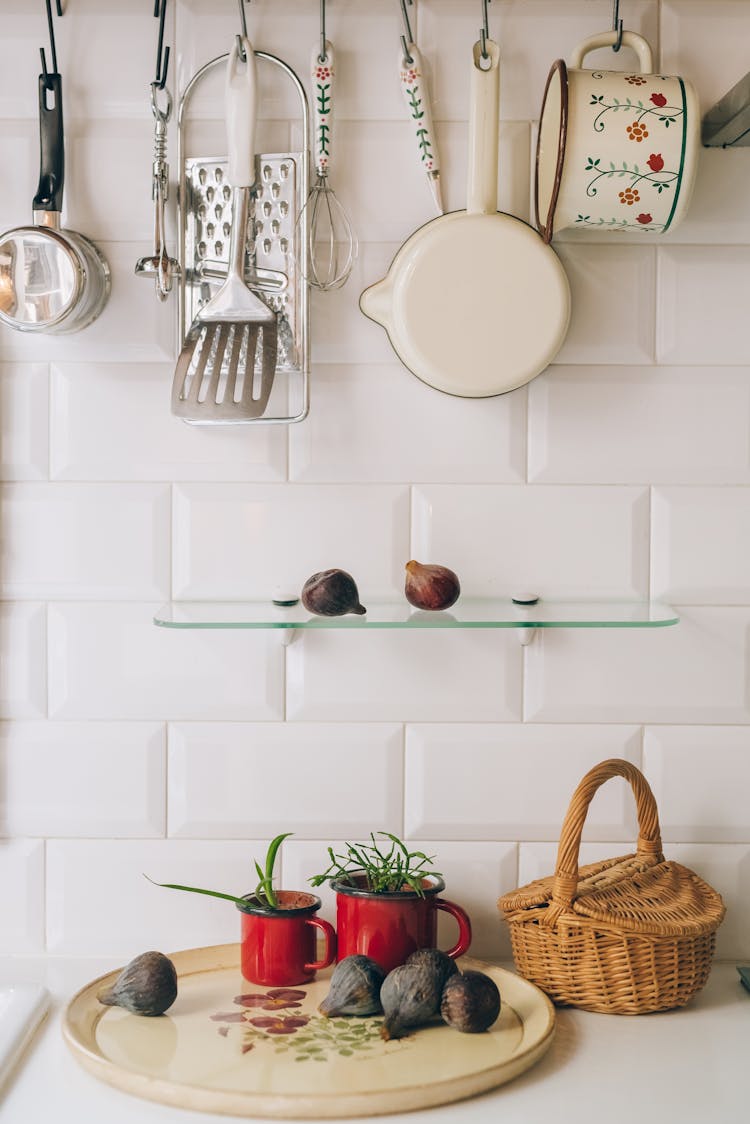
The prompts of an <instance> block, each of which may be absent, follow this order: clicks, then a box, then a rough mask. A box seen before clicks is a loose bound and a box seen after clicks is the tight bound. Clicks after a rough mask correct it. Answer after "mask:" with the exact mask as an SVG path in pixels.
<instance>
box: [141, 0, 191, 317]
mask: <svg viewBox="0 0 750 1124" xmlns="http://www.w3.org/2000/svg"><path fill="white" fill-rule="evenodd" d="M166 12H167V0H161V8H160V7H159V0H156V7H155V9H154V15H155V16H158V17H159V43H158V48H157V54H156V78H155V80H154V81H153V82H152V83H151V112H152V113H153V115H154V160H153V164H152V165H151V198H152V199H153V201H154V252H153V254H152V255H151V256H150V257H144V258H139V259H138V261H137V262H136V265H135V272H136V276H137V277H153V278H154V281H155V285H156V295H157V296H158V298H159V300H160V301H165V300H166V299H167V297H168V296H169V294H170V293H171V291H172V280H173V278H175V277H179V275H180V264H179V262H178V261H177V259H176V258H170V256H169V254H168V253H167V246H166V239H165V221H164V220H165V207H166V202H167V199H168V198H169V164H168V163H167V125H168V124H169V119H170V117H171V116H172V95H171V94H170V92H169V90H168V89H167V88H166V83H167V69H168V67H169V47H166V48H165V50H164V53H163V55H162V44H163V41H164V18H165V16H166ZM162 90H163V91H164V94H165V98H166V104H165V108H164V109H162V108H161V107H160V105H159V103H158V94H159V92H160V91H162Z"/></svg>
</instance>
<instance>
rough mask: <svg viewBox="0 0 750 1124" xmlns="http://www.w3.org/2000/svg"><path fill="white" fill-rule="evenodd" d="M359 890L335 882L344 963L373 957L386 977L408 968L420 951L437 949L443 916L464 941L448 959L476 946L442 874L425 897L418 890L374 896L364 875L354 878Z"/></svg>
mask: <svg viewBox="0 0 750 1124" xmlns="http://www.w3.org/2000/svg"><path fill="white" fill-rule="evenodd" d="M352 881H353V883H354V884H353V885H349V884H347V883H345V882H332V883H331V885H332V888H333V889H334V890H335V891H336V933H337V940H338V959H339V960H343V959H344V957H345V956H351V955H353V954H355V953H359V954H360V955H363V956H369V957H370V958H371V959H372V960H375V961H376V962H377V963H378V964H380V966H381V968H383V969H384V971H386V972H390V971H391V969H392V968H396V967H397V966H398V965H399V964H403V963H404V961H405V960H406V959H407V957H408V956H410V955H411V953H412V952H415V951H416V949H418V948H436V947H437V915H438V911H440V910H442V911H443V912H444V913H450V914H451V916H452V917H455V919H456V921H457V922H458V940H457V941H456V943H455V944H454V945H453V947H452V948H449V949H446V955H448V956H450V957H451V958H452V959H454V960H455V959H456V958H457V957H459V956H463V954H464V953H465V952H466V951H467V949H468V947H469V945H470V944H471V922H470V920H469V917H468V914H467V913H466V912H465V911H464V910H463V909H462V908H461V906H459V905H456V904H455V902H450V901H448V900H447V899H446V898H441V897H439V896H438V895H439V894H440V891H441V890H444V889H445V882H444V881H443V879H442V878H439V877H438V876H437V875H429V876H427V877H426V878H425V879H424V881H423V887H424V888H423V893H422V895H420V894H418V893H417V892H416V891H414V890H399V891H395V892H392V893H390V892H387V893H378V894H374V893H372V892H371V891H370V890H367V889H366V888H365V885H364V878H363V877H362V876H358V875H354V876H353V878H352Z"/></svg>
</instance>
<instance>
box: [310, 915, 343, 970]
mask: <svg viewBox="0 0 750 1124" xmlns="http://www.w3.org/2000/svg"><path fill="white" fill-rule="evenodd" d="M305 924H307V925H314V926H315V928H316V929H320V931H321V933H322V934H323V939H324V941H325V948H324V950H323V957H322V959H321V960H316V961H315V963H314V964H305V971H306V972H317V970H318V968H327V967H328V965H329V964H333V962H334V960H335V959H336V930H335V929H334V927H333V925H331V924H330V922H328V921H324V920H323V918H322V917H307V918H306V919H305Z"/></svg>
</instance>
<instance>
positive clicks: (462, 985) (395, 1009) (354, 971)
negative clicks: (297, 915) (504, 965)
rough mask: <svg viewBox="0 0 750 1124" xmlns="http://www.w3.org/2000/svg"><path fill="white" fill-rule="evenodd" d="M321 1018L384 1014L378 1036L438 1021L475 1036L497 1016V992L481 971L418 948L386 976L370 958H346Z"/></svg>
mask: <svg viewBox="0 0 750 1124" xmlns="http://www.w3.org/2000/svg"><path fill="white" fill-rule="evenodd" d="M318 1009H319V1011H320V1013H321V1014H322V1015H326V1016H327V1017H329V1018H334V1017H336V1016H339V1015H359V1016H363V1015H378V1014H381V1013H382V1014H383V1016H384V1017H383V1025H382V1027H381V1028H380V1033H381V1035H382V1037H383V1038H384V1039H386V1040H388V1039H391V1038H403V1037H404V1035H405V1034H408V1033H409V1031H411V1030H413V1029H414V1028H416V1027H419V1026H425V1025H426V1024H428V1023H432V1022H434V1021H435V1020H436V1019H437V1018H441V1019H442V1020H443V1022H445V1023H447V1024H448V1026H450V1027H453V1029H454V1030H460V1031H463V1032H464V1033H467V1034H478V1033H481V1032H482V1031H484V1030H488V1029H489V1027H491V1026H492V1024H493V1023H494V1022H495V1020H496V1019H497V1017H498V1015H499V1014H500V992H499V991H498V989H497V985H496V984H495V981H494V980H492V979H490V977H489V976H487V975H485V974H484V972H476V971H471V970H467V971H465V972H460V971H459V970H458V967H457V965H456V963H455V961H453V960H451V958H450V957H449V956H447V955H446V954H445V953H444V952H441V951H440V949H437V948H420V949H417V951H416V952H413V953H412V954H411V956H409V957H408V959H407V960H406V962H405V963H404V964H400V965H399V966H398V967H397V968H393V969H392V971H390V972H388V974H387V975H386V973H385V972H384V971H383V969H382V968H381V967H380V965H379V964H377V963H376V962H375V961H374V960H371V959H370V958H369V957H368V956H360V955H355V956H346V957H345V958H344V959H343V960H340V961H339V963H338V964H337V965H336V967H335V969H334V972H333V975H332V976H331V986H330V990H329V992H328V995H327V996H326V997H325V999H324V1000H323V1002H322V1003H321V1004H320V1006H319V1008H318Z"/></svg>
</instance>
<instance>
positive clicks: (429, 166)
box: [399, 43, 444, 215]
mask: <svg viewBox="0 0 750 1124" xmlns="http://www.w3.org/2000/svg"><path fill="white" fill-rule="evenodd" d="M407 47H408V51H409V58H410V59H411V62H410V61H409V58H405V57H404V53H403V51H400V52H399V70H400V75H401V90H402V93H403V95H404V101H405V102H406V106H407V109H408V110H409V115H410V117H411V119H412V121H413V122H414V127H415V130H416V137H417V150H418V152H419V159H420V162H421V165H422V168H423V169H424V171H425V172H426V173H427V180H428V183H429V185H430V191H431V192H432V198H433V199H434V201H435V206H436V208H437V213H438V214H439V215H442V214H443V213H444V207H443V198H442V192H441V189H440V157H439V155H438V146H437V139H436V137H435V129H434V127H433V124H432V109H431V106H430V93H429V90H428V88H427V82H426V80H425V76H424V66H423V65H422V56H421V55H420V53H419V50H418V49H417V47H416V45H415V44H414V43H407Z"/></svg>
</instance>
